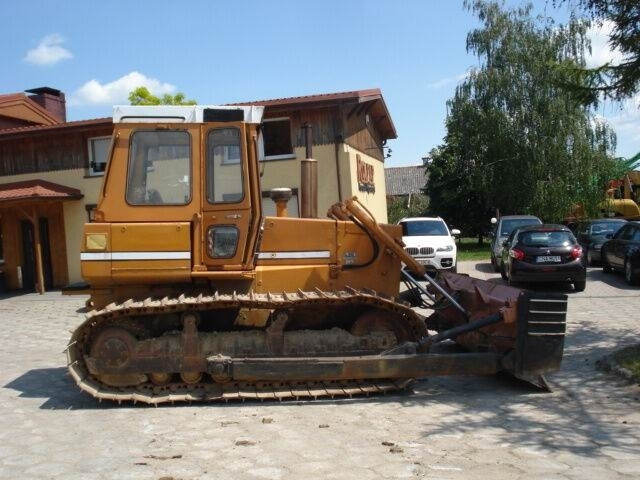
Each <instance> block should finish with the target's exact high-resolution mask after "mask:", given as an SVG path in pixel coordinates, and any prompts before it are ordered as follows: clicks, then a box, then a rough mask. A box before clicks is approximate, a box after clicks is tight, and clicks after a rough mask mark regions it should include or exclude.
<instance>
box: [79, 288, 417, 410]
mask: <svg viewBox="0 0 640 480" xmlns="http://www.w3.org/2000/svg"><path fill="white" fill-rule="evenodd" d="M349 304H352V305H365V306H368V307H371V308H377V309H380V310H384V311H388V312H390V313H394V314H399V315H401V316H402V317H403V319H404V320H405V321H406V323H407V324H408V325H410V330H411V334H412V337H414V338H413V339H414V340H417V339H419V338H421V337H423V336H424V335H426V327H425V324H424V320H423V319H422V318H421V317H420V316H419V315H417V314H416V313H415V312H414V311H413V310H412V309H411V308H409V307H408V306H407V305H406V304H404V303H399V302H397V301H396V300H394V299H393V298H391V297H386V296H381V295H379V294H377V293H376V292H375V291H372V290H358V289H354V288H349V287H347V288H346V289H345V290H340V291H324V290H320V289H316V290H314V291H302V290H298V291H297V292H289V293H287V292H285V293H260V294H257V293H253V292H250V293H247V294H238V293H235V292H234V293H232V294H219V293H218V292H216V293H213V294H204V293H199V294H194V295H180V296H179V297H164V298H162V299H154V298H151V297H149V298H146V299H143V300H134V299H129V300H127V301H125V302H122V303H112V304H109V305H107V306H106V307H104V308H103V309H100V310H93V311H91V312H89V313H88V314H87V318H86V320H85V321H84V322H83V323H82V324H81V325H80V326H79V327H78V328H77V329H76V330H75V332H74V333H73V335H72V337H71V341H70V343H69V345H68V346H67V361H68V368H69V372H70V374H71V376H72V377H73V379H74V381H75V382H76V383H77V384H78V386H79V387H80V389H81V390H83V391H85V392H87V393H89V394H90V395H92V396H93V397H95V398H97V399H99V400H110V401H117V402H119V403H120V402H123V401H124V402H133V403H137V402H141V403H147V404H152V405H158V404H162V403H175V402H193V401H222V402H229V401H245V400H262V401H264V400H286V399H317V398H336V397H352V396H359V395H369V394H381V393H387V392H392V391H397V390H402V389H405V388H407V387H408V386H409V385H410V384H411V382H412V379H410V378H407V379H387V380H379V379H377V380H371V381H366V380H365V381H362V380H346V381H345V380H340V381H331V382H313V381H310V382H295V383H284V382H282V383H280V382H269V383H264V382H260V383H238V382H228V383H216V382H200V383H196V384H184V383H170V384H168V385H163V386H157V385H154V384H152V383H151V382H147V383H143V384H140V385H137V386H135V387H112V386H109V385H105V384H103V383H102V382H100V381H99V380H98V379H97V378H95V377H93V376H92V375H91V374H89V372H88V370H87V367H86V365H85V362H84V356H83V355H84V352H85V348H86V345H85V343H86V342H87V341H88V340H89V339H90V337H91V333H92V332H94V331H96V330H97V329H100V328H102V327H104V326H108V325H112V324H118V322H121V321H125V319H126V318H127V317H133V318H136V317H139V316H145V315H157V314H168V313H183V312H188V311H192V312H200V311H209V310H217V309H228V308H248V309H295V308H296V307H310V306H314V307H322V306H327V307H333V306H346V305H349Z"/></svg>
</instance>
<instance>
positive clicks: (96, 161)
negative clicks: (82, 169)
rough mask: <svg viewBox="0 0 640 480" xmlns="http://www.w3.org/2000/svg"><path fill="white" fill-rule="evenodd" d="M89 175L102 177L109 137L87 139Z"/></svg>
mask: <svg viewBox="0 0 640 480" xmlns="http://www.w3.org/2000/svg"><path fill="white" fill-rule="evenodd" d="M88 142H89V175H91V176H95V175H103V174H104V171H105V169H106V168H107V155H108V154H109V145H110V144H111V137H94V138H90V139H89V141H88Z"/></svg>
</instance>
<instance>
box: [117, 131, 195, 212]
mask: <svg viewBox="0 0 640 480" xmlns="http://www.w3.org/2000/svg"><path fill="white" fill-rule="evenodd" d="M129 152H130V153H129V165H128V171H127V191H126V200H127V203H129V204H130V205H186V204H188V203H189V202H190V201H191V149H190V137H189V133H188V132H186V131H177V130H157V131H137V132H134V133H133V135H132V136H131V145H130V148H129Z"/></svg>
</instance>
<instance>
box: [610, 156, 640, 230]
mask: <svg viewBox="0 0 640 480" xmlns="http://www.w3.org/2000/svg"><path fill="white" fill-rule="evenodd" d="M638 159H640V153H639V154H637V155H636V156H635V157H633V158H631V159H630V160H631V161H634V160H638ZM601 210H602V213H603V214H604V216H615V217H624V218H627V219H629V220H638V219H640V171H638V170H632V171H630V172H627V173H626V174H625V175H624V177H622V178H620V179H616V180H611V181H610V182H609V185H608V187H607V199H606V200H605V201H604V202H603V204H602V206H601Z"/></svg>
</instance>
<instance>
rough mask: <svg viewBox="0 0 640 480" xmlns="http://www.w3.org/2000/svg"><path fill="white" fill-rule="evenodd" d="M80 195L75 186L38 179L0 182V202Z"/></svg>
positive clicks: (64, 198) (74, 197)
mask: <svg viewBox="0 0 640 480" xmlns="http://www.w3.org/2000/svg"><path fill="white" fill-rule="evenodd" d="M82 197H83V195H82V192H80V190H78V189H77V188H71V187H65V186H64V185H59V184H57V183H52V182H47V181H45V180H40V179H36V180H27V181H24V182H13V183H5V184H0V203H3V202H9V201H15V200H40V199H58V200H71V199H78V198H82Z"/></svg>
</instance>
